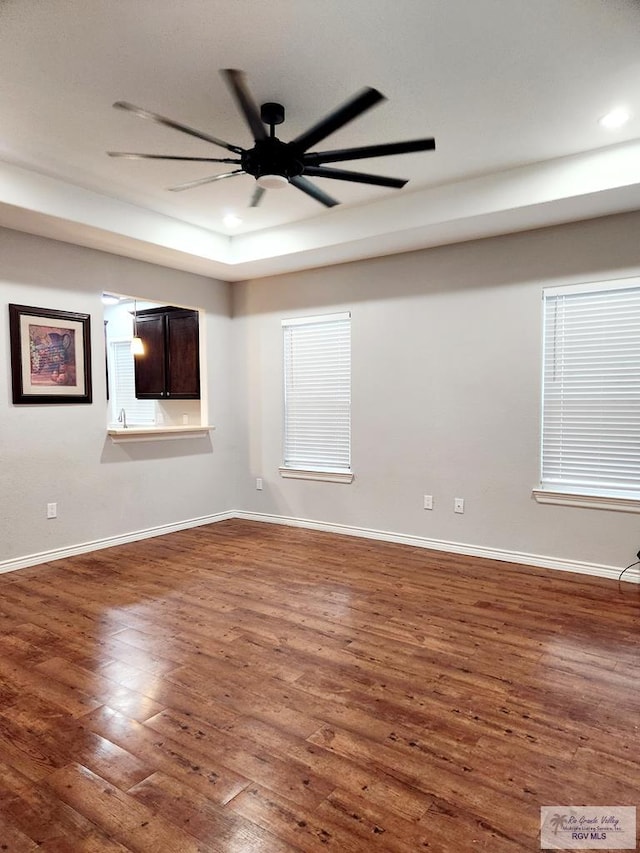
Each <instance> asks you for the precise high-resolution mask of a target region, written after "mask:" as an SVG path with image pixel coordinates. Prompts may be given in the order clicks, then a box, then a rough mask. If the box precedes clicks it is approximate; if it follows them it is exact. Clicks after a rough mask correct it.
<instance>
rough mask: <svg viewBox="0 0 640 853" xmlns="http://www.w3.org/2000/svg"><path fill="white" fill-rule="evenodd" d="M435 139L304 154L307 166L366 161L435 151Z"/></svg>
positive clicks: (303, 159)
mask: <svg viewBox="0 0 640 853" xmlns="http://www.w3.org/2000/svg"><path fill="white" fill-rule="evenodd" d="M435 147H436V141H435V139H412V140H409V141H408V142H387V143H385V144H383V145H365V146H363V147H362V148H341V149H339V150H336V151H312V152H311V153H309V154H304V155H303V157H302V161H303V163H304V164H305V166H319V165H320V164H321V163H336V162H338V161H340V160H364V159H367V158H368V157H387V156H388V155H391V154H410V153H411V152H412V151H433V150H434V149H435Z"/></svg>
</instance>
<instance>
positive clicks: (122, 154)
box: [107, 151, 242, 163]
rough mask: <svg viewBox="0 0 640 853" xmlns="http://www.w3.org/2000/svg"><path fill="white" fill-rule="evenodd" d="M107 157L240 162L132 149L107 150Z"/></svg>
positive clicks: (224, 158) (227, 158) (225, 158)
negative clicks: (148, 152)
mask: <svg viewBox="0 0 640 853" xmlns="http://www.w3.org/2000/svg"><path fill="white" fill-rule="evenodd" d="M107 154H108V155H109V157H123V158H124V159H125V160H189V161H193V162H198V163H241V162H242V161H241V160H234V159H232V158H231V157H178V156H175V155H173V154H136V153H134V152H132V151H107Z"/></svg>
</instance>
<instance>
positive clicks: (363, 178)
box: [108, 68, 436, 207]
mask: <svg viewBox="0 0 640 853" xmlns="http://www.w3.org/2000/svg"><path fill="white" fill-rule="evenodd" d="M221 73H222V75H223V77H224V79H225V81H226V83H227V85H228V86H229V89H230V91H231V94H232V96H233V98H234V100H235V102H236V104H237V106H238V108H239V110H240V112H241V113H242V115H243V117H244V119H245V121H246V122H247V124H248V126H249V129H250V130H251V133H252V135H253V140H254V145H253V147H252V148H241V147H240V146H238V145H232V144H230V143H228V142H225V141H224V140H222V139H218V138H217V137H215V136H212V135H211V134H208V133H204V132H203V131H200V130H196V129H195V128H192V127H189V126H188V125H185V124H181V123H180V122H176V121H174V120H173V119H170V118H167V117H165V116H162V115H160V114H159V113H154V112H150V111H149V110H145V109H142V108H140V107H136V106H135V105H134V104H130V103H129V102H128V101H117V102H116V103H115V104H114V107H116V108H117V109H123V110H127V111H129V112H131V113H133V114H134V115H137V116H139V117H140V118H144V119H148V120H150V121H154V122H156V123H157V124H162V125H164V126H165V127H170V128H172V129H174V130H178V131H180V132H181V133H186V134H188V135H189V136H194V137H196V138H197V139H201V140H203V141H205V142H210V143H212V144H213V145H217V146H218V147H220V148H224V149H226V150H227V151H230V152H231V153H232V154H235V155H236V157H182V156H179V155H171V154H138V153H133V152H126V151H109V152H108V154H109V156H110V157H122V158H125V159H130V160H146V159H150V160H186V161H191V162H194V161H197V162H205V163H232V164H234V165H236V166H239V168H237V169H234V170H232V171H229V172H223V173H221V174H217V175H212V176H209V177H206V178H199V179H197V180H195V181H187V182H186V183H183V184H178V185H177V186H174V187H169V189H170V190H171V191H173V192H180V191H182V190H187V189H191V188H193V187H197V186H202V185H204V184H208V183H213V182H214V181H219V180H223V179H226V178H231V177H233V176H234V175H243V174H247V175H251V176H252V177H254V178H255V179H256V184H257V186H256V189H255V191H254V193H253V195H252V197H251V201H250V204H249V206H250V207H257V205H258V204H259V203H260V201H261V200H262V197H263V196H264V192H265V190H267V189H280V188H282V187H285V186H287V185H288V184H291V185H292V186H294V187H296V188H297V189H299V190H301V191H302V192H304V193H305V194H306V195H308V196H310V197H311V198H313V199H315V200H316V201H318V202H319V203H320V204H323V205H324V206H325V207H334V206H335V205H337V204H338V203H339V202H338V201H337V200H336V199H334V198H333V197H332V196H330V195H328V194H327V193H326V192H324V191H323V190H321V189H320V188H319V187H317V186H316V185H315V184H313V183H312V182H311V181H309V180H307V178H308V177H317V178H331V179H333V180H339V181H349V182H351V183H361V184H370V185H372V186H380V187H390V188H394V189H400V188H401V187H403V186H404V185H405V184H406V183H407V181H406V180H402V179H401V178H389V177H384V176H383V175H372V174H368V173H364V172H351V171H347V170H345V169H334V168H327V167H326V166H324V165H323V164H325V163H336V162H341V161H344V160H360V159H367V158H369V157H385V156H389V155H393V154H408V153H410V152H414V151H432V150H434V149H435V147H436V145H435V140H434V139H433V138H427V139H414V140H409V141H406V142H391V143H384V144H381V145H364V146H360V147H357V148H342V149H337V150H333V151H309V149H310V148H312V147H313V146H315V145H317V144H318V143H319V142H322V140H323V139H326V137H327V136H330V135H331V134H332V133H334V132H335V131H336V130H339V128H341V127H343V126H344V125H345V124H348V122H350V121H353V119H355V118H357V117H358V116H359V115H361V114H362V113H363V112H365V110H368V109H370V108H371V107H373V106H375V104H377V103H379V102H380V101H383V100H385V98H384V95H382V94H381V93H380V92H378V90H377V89H372V88H366V89H363V90H362V91H361V92H359V93H358V94H357V95H355V96H354V97H353V98H351V99H350V100H349V101H347V102H346V103H344V104H343V105H342V106H341V107H338V108H337V109H336V110H334V111H333V112H331V113H329V114H328V115H327V116H325V117H324V118H323V119H321V120H320V121H319V122H317V123H316V124H314V125H313V126H312V127H310V128H309V129H308V130H306V131H305V132H304V133H302V134H300V135H299V136H297V137H296V138H295V139H293V140H291V142H282V141H281V140H280V139H278V138H277V136H276V135H275V128H276V126H277V125H279V124H282V123H283V122H284V117H285V110H284V107H283V106H282V104H278V103H275V102H273V101H269V102H268V103H265V104H262V106H261V107H260V109H258V106H257V104H256V103H255V101H254V99H253V96H252V94H251V92H250V90H249V88H248V86H247V83H246V77H245V74H244V73H243V72H242V71H238V70H236V69H233V68H225V69H223V70H222V72H221Z"/></svg>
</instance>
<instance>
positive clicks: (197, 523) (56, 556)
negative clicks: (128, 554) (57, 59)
mask: <svg viewBox="0 0 640 853" xmlns="http://www.w3.org/2000/svg"><path fill="white" fill-rule="evenodd" d="M236 517H237V513H235V512H218V513H215V514H214V515H203V516H201V517H200V518H189V519H186V520H185V521H177V522H175V523H172V524H160V525H158V526H157V527H149V528H147V529H146V530H134V531H132V532H131V533H123V534H121V535H119V536H107V537H106V538H104V539H95V540H94V541H93V542H82V543H80V544H79V545H70V546H68V547H67V548H54V549H52V550H51V551H41V552H40V553H38V554H28V555H27V556H25V557H15V558H14V559H12V560H3V561H2V562H0V574H3V573H4V572H15V571H16V570H17V569H26V568H28V567H29V566H37V565H40V563H50V562H52V561H53V560H62V559H64V558H65V557H75V556H76V555H77V554H88V553H89V551H99V550H101V549H102V548H112V547H113V546H114V545H126V544H127V543H128V542H138V541H139V540H141V539H151V538H152V537H153V536H164V535H165V534H167V533H176V532H177V531H178V530H188V529H189V528H190V527H201V526H202V525H203V524H214V523H215V522H216V521H226V520H227V519H229V518H236Z"/></svg>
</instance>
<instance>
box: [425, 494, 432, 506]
mask: <svg viewBox="0 0 640 853" xmlns="http://www.w3.org/2000/svg"><path fill="white" fill-rule="evenodd" d="M424 508H425V509H433V495H425V496H424Z"/></svg>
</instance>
